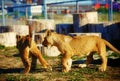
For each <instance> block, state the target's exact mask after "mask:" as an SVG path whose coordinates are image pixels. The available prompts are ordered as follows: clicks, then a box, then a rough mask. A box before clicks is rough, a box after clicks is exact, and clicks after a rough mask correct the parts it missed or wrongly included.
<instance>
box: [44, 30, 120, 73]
mask: <svg viewBox="0 0 120 81" xmlns="http://www.w3.org/2000/svg"><path fill="white" fill-rule="evenodd" d="M45 35H46V36H45V38H44V41H43V43H42V44H43V45H44V46H47V47H50V46H52V45H54V46H56V47H57V48H58V49H59V51H60V52H61V53H62V54H63V58H62V65H63V69H62V70H63V72H68V71H69V70H70V69H71V65H72V60H71V57H72V56H74V55H77V56H80V57H83V56H87V60H86V62H85V63H86V65H88V64H89V63H90V62H91V61H92V59H93V54H94V53H93V52H97V53H98V54H99V55H100V56H101V59H102V64H101V66H100V67H99V70H100V71H105V70H106V67H107V57H106V46H108V47H109V48H110V49H111V50H113V51H114V52H116V53H119V54H120V51H118V50H117V49H116V48H115V47H113V46H112V45H111V44H110V43H109V42H107V41H106V40H104V39H102V38H100V37H98V36H73V37H71V36H67V35H62V34H57V33H55V32H51V31H50V30H47V31H46V33H45Z"/></svg>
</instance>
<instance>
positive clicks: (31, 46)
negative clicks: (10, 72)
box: [16, 35, 51, 74]
mask: <svg viewBox="0 0 120 81" xmlns="http://www.w3.org/2000/svg"><path fill="white" fill-rule="evenodd" d="M16 39H17V48H18V50H19V52H20V57H21V59H22V62H23V64H24V66H25V69H24V71H23V73H24V74H25V73H28V72H29V71H30V69H31V63H30V60H29V56H30V54H31V55H32V60H34V61H35V59H36V58H38V59H39V61H40V63H41V64H42V65H43V67H44V68H49V69H51V67H50V66H49V64H48V63H47V62H46V61H45V59H44V58H43V57H42V55H41V52H40V50H39V49H38V48H37V45H36V43H35V41H33V40H32V38H31V37H30V36H29V35H27V36H19V35H17V36H16ZM35 57H36V58H35Z"/></svg>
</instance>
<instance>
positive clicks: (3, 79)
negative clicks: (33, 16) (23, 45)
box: [0, 48, 120, 81]
mask: <svg viewBox="0 0 120 81" xmlns="http://www.w3.org/2000/svg"><path fill="white" fill-rule="evenodd" d="M44 58H45V59H46V60H47V61H48V63H49V64H51V65H52V67H53V71H46V70H45V69H43V68H42V66H41V64H40V63H39V62H38V64H37V68H36V70H35V71H31V72H30V73H29V74H27V75H23V74H21V73H20V72H21V71H22V70H23V68H24V67H23V64H22V62H21V59H20V57H19V54H18V50H17V49H16V48H9V49H8V48H7V49H6V48H5V49H0V81H120V58H116V59H111V58H109V60H108V67H107V71H106V72H99V71H98V70H97V68H98V66H99V65H100V63H101V61H100V60H99V59H97V60H95V61H94V62H93V63H92V64H91V65H90V66H89V67H87V68H78V63H80V62H83V61H84V60H75V61H73V65H72V70H71V71H70V72H68V73H63V72H61V67H62V66H61V62H60V61H61V60H60V58H61V57H47V56H44Z"/></svg>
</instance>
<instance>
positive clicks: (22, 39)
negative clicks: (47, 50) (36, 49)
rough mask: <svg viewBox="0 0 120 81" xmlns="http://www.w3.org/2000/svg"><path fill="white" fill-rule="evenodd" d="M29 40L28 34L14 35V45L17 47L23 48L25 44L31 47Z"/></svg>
mask: <svg viewBox="0 0 120 81" xmlns="http://www.w3.org/2000/svg"><path fill="white" fill-rule="evenodd" d="M31 40H32V38H31V37H30V36H29V35H26V36H20V35H16V47H17V48H18V49H24V48H26V47H27V46H29V47H31Z"/></svg>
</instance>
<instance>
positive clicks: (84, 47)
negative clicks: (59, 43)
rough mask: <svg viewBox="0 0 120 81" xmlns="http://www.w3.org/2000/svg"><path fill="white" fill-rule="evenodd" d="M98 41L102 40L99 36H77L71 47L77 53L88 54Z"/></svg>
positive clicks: (71, 42)
mask: <svg viewBox="0 0 120 81" xmlns="http://www.w3.org/2000/svg"><path fill="white" fill-rule="evenodd" d="M98 39H100V38H99V37H97V36H75V37H73V39H72V40H71V41H70V45H71V47H72V48H73V49H74V50H76V52H83V53H87V52H89V51H91V50H92V49H93V48H94V47H95V46H96V44H97V42H98V41H97V40H98Z"/></svg>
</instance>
